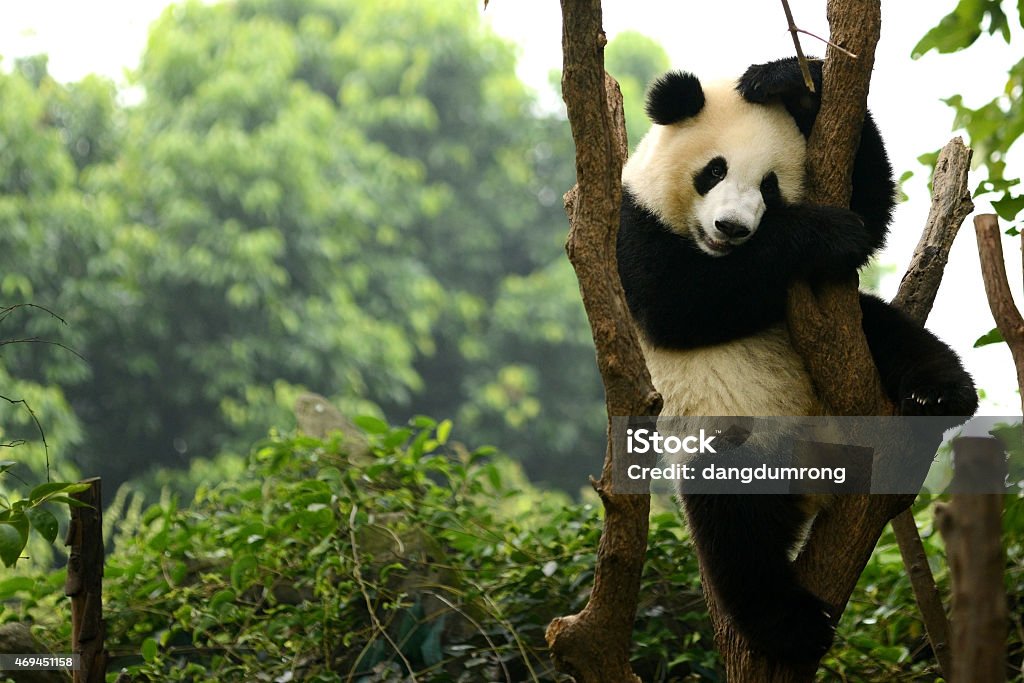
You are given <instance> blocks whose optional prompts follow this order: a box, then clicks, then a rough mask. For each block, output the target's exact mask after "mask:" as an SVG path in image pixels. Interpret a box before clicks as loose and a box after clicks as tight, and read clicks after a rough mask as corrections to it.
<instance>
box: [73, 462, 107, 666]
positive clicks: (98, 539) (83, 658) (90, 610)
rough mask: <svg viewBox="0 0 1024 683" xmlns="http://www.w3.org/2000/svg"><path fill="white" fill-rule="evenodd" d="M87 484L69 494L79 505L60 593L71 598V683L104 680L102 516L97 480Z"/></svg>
mask: <svg viewBox="0 0 1024 683" xmlns="http://www.w3.org/2000/svg"><path fill="white" fill-rule="evenodd" d="M83 483H88V484H90V487H89V488H87V489H86V490H84V491H81V492H79V493H73V494H71V497H72V498H74V499H75V500H78V501H80V502H82V503H85V506H83V507H72V508H71V522H70V524H69V525H68V535H67V540H66V543H65V544H66V545H67V546H69V548H70V550H69V553H68V576H67V580H66V581H65V584H64V594H65V595H67V596H68V597H70V598H71V651H72V652H74V653H75V654H77V655H79V657H80V663H81V668H80V669H78V670H77V671H75V672H74V676H73V678H74V683H102V682H103V681H104V680H106V671H107V651H106V649H105V645H104V639H105V637H106V625H105V624H104V622H103V519H102V515H101V513H100V501H101V500H102V498H101V497H100V480H99V478H98V477H95V478H93V479H86V480H85V481H84V482H83Z"/></svg>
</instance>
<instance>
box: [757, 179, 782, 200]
mask: <svg viewBox="0 0 1024 683" xmlns="http://www.w3.org/2000/svg"><path fill="white" fill-rule="evenodd" d="M761 197H762V198H763V199H764V204H765V206H779V205H781V204H782V192H781V191H780V190H779V177H778V176H777V175H775V171H772V172H771V173H769V174H768V175H766V176H765V177H764V179H763V180H762V181H761Z"/></svg>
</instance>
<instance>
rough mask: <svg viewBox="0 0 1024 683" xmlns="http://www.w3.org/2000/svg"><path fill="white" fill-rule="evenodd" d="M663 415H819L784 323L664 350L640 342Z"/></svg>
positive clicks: (818, 405)
mask: <svg viewBox="0 0 1024 683" xmlns="http://www.w3.org/2000/svg"><path fill="white" fill-rule="evenodd" d="M641 344H642V346H643V350H644V356H645V357H646V360H647V367H648V369H649V370H650V371H651V379H652V381H653V382H654V387H655V388H656V389H657V390H658V391H659V392H661V395H662V398H663V399H664V401H665V404H664V407H663V408H662V410H661V414H662V415H665V416H679V415H695V416H696V415H707V416H734V415H735V416H740V415H747V416H776V415H820V414H821V413H822V407H821V404H820V402H819V401H818V399H817V396H816V395H815V393H814V388H813V386H812V385H811V379H810V376H809V375H808V374H807V370H806V369H805V368H804V364H803V361H802V360H801V358H800V356H799V355H798V354H797V352H796V351H795V350H794V349H793V347H792V345H791V344H790V341H789V332H788V331H787V330H786V326H785V325H784V324H780V325H776V326H774V327H771V328H769V329H767V330H765V331H763V332H760V333H758V334H755V335H752V336H750V337H744V338H743V339H737V340H734V341H731V342H726V343H725V344H717V345H715V346H707V347H704V348H699V349H686V350H675V349H663V348H657V347H655V346H653V345H651V344H650V343H649V342H646V341H642V342H641Z"/></svg>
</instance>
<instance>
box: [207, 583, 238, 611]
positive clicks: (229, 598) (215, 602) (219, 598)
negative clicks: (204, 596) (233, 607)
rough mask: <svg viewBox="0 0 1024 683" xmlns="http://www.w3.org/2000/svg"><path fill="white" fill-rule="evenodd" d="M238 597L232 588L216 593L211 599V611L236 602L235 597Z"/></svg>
mask: <svg viewBox="0 0 1024 683" xmlns="http://www.w3.org/2000/svg"><path fill="white" fill-rule="evenodd" d="M237 595H238V594H237V593H235V591H233V590H231V589H230V588H225V589H223V590H219V591H217V592H216V593H214V594H213V597H212V598H210V609H211V610H215V609H217V607H219V606H220V605H222V604H224V603H228V602H234V601H235V597H236V596H237Z"/></svg>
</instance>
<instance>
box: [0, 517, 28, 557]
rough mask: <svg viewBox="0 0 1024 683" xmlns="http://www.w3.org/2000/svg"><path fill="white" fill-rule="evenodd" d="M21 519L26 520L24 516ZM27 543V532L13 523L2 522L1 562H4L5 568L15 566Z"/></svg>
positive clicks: (0, 535)
mask: <svg viewBox="0 0 1024 683" xmlns="http://www.w3.org/2000/svg"><path fill="white" fill-rule="evenodd" d="M21 517H22V518H24V515H22V516H21ZM27 521H28V520H26V522H27ZM27 542H28V533H27V530H25V531H23V530H22V529H21V528H20V527H19V526H18V525H17V523H16V522H13V521H7V522H0V562H3V563H4V566H5V567H13V566H14V564H15V563H16V562H17V561H18V558H19V557H21V551H22V550H24V549H25V544H26V543H27Z"/></svg>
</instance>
